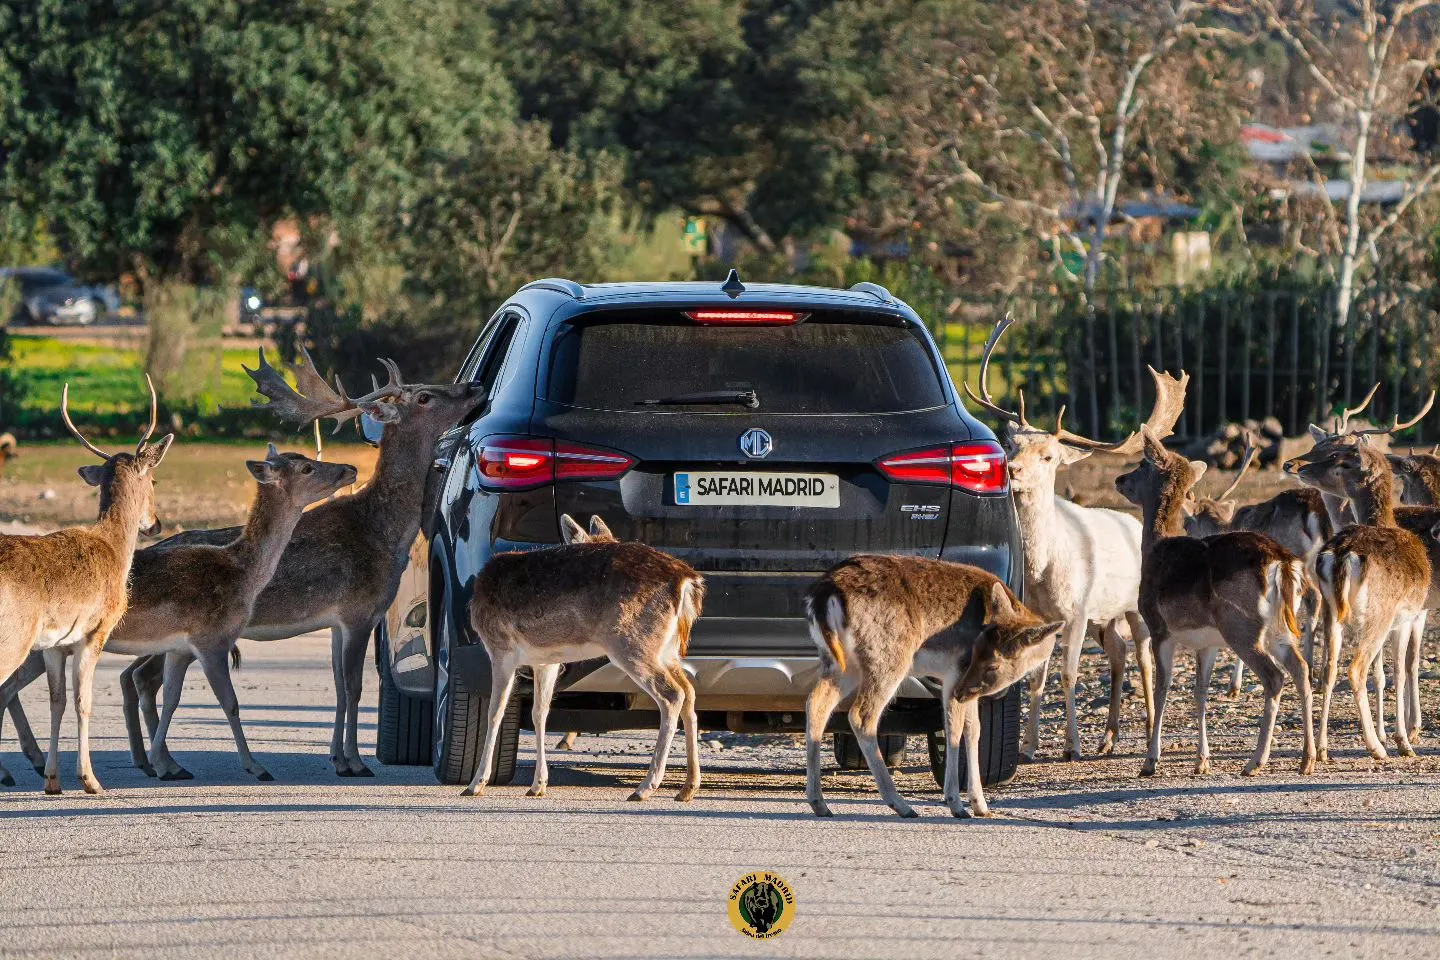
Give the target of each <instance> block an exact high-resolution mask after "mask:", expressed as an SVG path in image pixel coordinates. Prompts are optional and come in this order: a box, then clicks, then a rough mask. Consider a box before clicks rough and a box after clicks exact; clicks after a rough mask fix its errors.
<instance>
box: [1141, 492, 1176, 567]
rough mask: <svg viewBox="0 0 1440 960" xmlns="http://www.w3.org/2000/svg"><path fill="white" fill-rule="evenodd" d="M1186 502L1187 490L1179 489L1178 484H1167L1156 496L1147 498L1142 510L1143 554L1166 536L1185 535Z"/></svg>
mask: <svg viewBox="0 0 1440 960" xmlns="http://www.w3.org/2000/svg"><path fill="white" fill-rule="evenodd" d="M1184 502H1185V492H1184V491H1183V490H1179V489H1178V484H1165V485H1163V486H1162V487H1161V488H1160V489H1159V490H1157V491H1156V495H1155V496H1154V497H1152V498H1147V499H1146V501H1145V504H1144V506H1143V507H1141V510H1140V513H1141V531H1140V552H1141V554H1142V555H1143V554H1145V553H1148V552H1149V551H1150V548H1151V547H1153V546H1154V545H1155V544H1156V543H1157V542H1159V541H1161V540H1164V539H1165V538H1166V537H1183V536H1185V510H1184V509H1183V506H1182V505H1183V504H1184Z"/></svg>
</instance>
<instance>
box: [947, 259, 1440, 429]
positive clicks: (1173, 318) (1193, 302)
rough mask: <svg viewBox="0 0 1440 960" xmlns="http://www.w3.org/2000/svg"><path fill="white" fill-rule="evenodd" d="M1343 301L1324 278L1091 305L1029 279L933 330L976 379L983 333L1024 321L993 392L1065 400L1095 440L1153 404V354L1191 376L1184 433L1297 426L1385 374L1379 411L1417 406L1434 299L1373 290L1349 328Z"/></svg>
mask: <svg viewBox="0 0 1440 960" xmlns="http://www.w3.org/2000/svg"><path fill="white" fill-rule="evenodd" d="M1333 303H1334V294H1333V290H1332V289H1330V288H1327V287H1310V288H1302V289H1295V288H1253V289H1250V288H1246V289H1215V290H1186V289H1183V288H1162V289H1154V290H1129V289H1127V290H1107V291H1101V292H1099V293H1097V294H1096V295H1094V296H1093V297H1092V298H1091V299H1090V301H1089V303H1088V304H1087V303H1086V302H1085V301H1084V300H1083V298H1081V297H1079V296H1073V295H1068V294H1065V293H1062V292H1057V291H1054V290H1025V291H1021V292H1019V293H1016V294H1013V295H1010V296H1006V297H1003V298H997V299H995V300H990V301H979V300H972V301H965V302H963V305H962V308H961V309H959V310H957V311H952V316H950V317H949V318H941V319H939V320H937V321H933V322H932V331H933V332H934V334H935V336H936V339H937V340H938V341H939V342H940V344H941V345H942V348H943V349H944V351H945V356H946V359H947V362H948V363H949V365H950V370H951V373H952V375H953V376H954V377H955V379H956V381H957V382H963V381H969V382H970V383H971V384H972V385H975V383H976V381H975V379H974V377H975V376H976V374H977V373H978V365H979V361H980V356H981V346H982V344H983V343H984V341H985V337H986V336H987V335H988V333H989V331H990V327H991V324H992V323H993V321H994V319H995V318H997V317H999V316H1001V315H1002V314H1003V313H1005V312H1006V311H1009V312H1010V313H1011V314H1012V315H1013V316H1014V317H1015V319H1016V323H1015V325H1014V326H1013V327H1012V328H1011V330H1010V331H1009V332H1008V333H1006V334H1005V337H1004V339H1002V341H1001V343H1000V346H999V347H998V349H997V350H996V353H995V356H994V358H993V360H992V363H991V371H990V389H991V392H992V393H993V394H994V396H995V397H996V399H997V400H998V399H1000V398H1002V397H1003V398H1004V402H1005V403H1008V404H1009V405H1010V406H1012V407H1013V406H1014V403H1015V400H1016V391H1017V390H1018V389H1022V388H1023V389H1024V391H1025V398H1026V402H1027V406H1028V410H1029V411H1030V413H1031V416H1032V419H1037V420H1038V419H1039V415H1043V413H1044V412H1045V411H1046V410H1047V409H1048V410H1049V412H1050V414H1051V415H1052V416H1053V414H1054V413H1055V412H1056V410H1057V409H1058V408H1059V406H1060V405H1062V404H1064V405H1066V406H1067V407H1068V412H1067V413H1066V423H1067V425H1070V426H1072V428H1073V429H1077V430H1080V431H1081V432H1084V433H1087V434H1089V435H1091V436H1095V437H1097V438H1107V439H1113V438H1116V437H1118V436H1121V435H1123V434H1125V433H1127V432H1128V431H1129V430H1131V429H1133V428H1134V425H1135V424H1136V423H1137V422H1138V419H1139V418H1140V417H1141V416H1143V414H1144V412H1146V411H1148V410H1149V407H1150V403H1151V400H1152V393H1151V391H1152V388H1151V385H1150V378H1149V375H1148V374H1146V373H1145V366H1146V365H1147V364H1148V365H1151V366H1153V367H1155V369H1157V370H1169V371H1171V372H1172V373H1178V372H1179V371H1180V370H1182V369H1183V370H1187V371H1189V373H1190V390H1189V394H1188V397H1187V403H1186V410H1185V414H1184V417H1183V418H1182V420H1181V422H1180V424H1179V426H1178V427H1177V430H1176V432H1177V434H1179V435H1180V436H1182V437H1185V436H1201V435H1205V434H1208V433H1210V432H1212V431H1214V430H1215V429H1216V428H1217V427H1219V426H1220V425H1222V424H1224V423H1228V422H1231V421H1236V420H1244V419H1248V418H1254V419H1257V420H1258V419H1263V418H1264V417H1266V416H1274V417H1276V418H1277V419H1278V420H1279V421H1280V423H1281V425H1282V426H1283V428H1284V430H1285V432H1286V434H1287V435H1294V434H1298V433H1301V432H1303V431H1304V429H1305V426H1306V424H1307V423H1309V422H1320V421H1322V420H1324V419H1325V418H1326V417H1328V416H1329V415H1330V414H1331V413H1332V412H1333V411H1335V410H1337V409H1339V408H1340V407H1341V406H1346V405H1350V404H1353V403H1356V402H1358V401H1359V400H1360V399H1361V398H1362V397H1364V395H1365V394H1366V393H1367V392H1368V391H1369V390H1370V388H1371V386H1373V385H1374V384H1375V383H1376V382H1380V383H1381V384H1382V388H1381V390H1380V391H1379V393H1378V394H1377V395H1376V398H1375V401H1374V403H1373V404H1372V405H1371V408H1370V410H1369V411H1367V416H1368V417H1369V418H1371V419H1373V420H1388V419H1389V418H1390V417H1391V416H1392V415H1393V414H1395V413H1397V412H1399V413H1401V414H1402V415H1405V416H1409V415H1412V414H1413V413H1414V411H1415V410H1417V409H1418V407H1419V405H1420V404H1421V403H1423V402H1424V398H1425V396H1426V395H1428V394H1429V392H1430V390H1431V389H1432V388H1433V387H1435V386H1436V385H1437V378H1440V370H1437V363H1436V361H1435V359H1434V354H1435V352H1436V348H1437V347H1440V313H1437V311H1436V309H1435V307H1436V306H1437V300H1436V298H1433V297H1432V296H1431V295H1430V294H1429V292H1428V291H1422V290H1418V289H1415V288H1405V289H1385V288H1378V287H1373V288H1368V289H1364V290H1362V291H1361V292H1360V294H1359V295H1358V296H1357V298H1356V301H1355V303H1354V304H1353V306H1352V308H1351V315H1350V320H1349V322H1348V323H1347V324H1346V325H1345V326H1344V327H1343V328H1341V327H1339V326H1338V325H1337V324H1336V323H1335V322H1334V317H1335V311H1334V308H1333ZM1427 435H1428V436H1431V437H1436V438H1440V411H1435V412H1432V413H1431V415H1430V416H1429V417H1427V418H1426V420H1425V421H1423V422H1422V423H1421V424H1419V425H1418V426H1417V427H1416V429H1415V431H1414V432H1413V433H1411V434H1410V435H1408V436H1407V437H1406V438H1405V439H1407V440H1414V441H1415V442H1417V443H1418V442H1422V441H1423V440H1424V438H1425V437H1426V436H1427Z"/></svg>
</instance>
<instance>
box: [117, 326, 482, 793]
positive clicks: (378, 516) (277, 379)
mask: <svg viewBox="0 0 1440 960" xmlns="http://www.w3.org/2000/svg"><path fill="white" fill-rule="evenodd" d="M381 362H382V363H383V364H384V366H385V369H386V371H387V373H388V375H389V379H388V382H386V383H385V384H384V385H379V386H377V387H376V388H375V389H374V390H373V391H371V392H370V393H367V394H365V395H363V396H360V397H355V398H353V399H352V398H350V397H349V396H348V395H347V394H346V393H345V390H344V387H343V386H341V385H340V382H339V380H338V379H337V380H336V383H335V386H334V387H333V388H332V387H331V386H330V384H328V383H327V382H326V381H325V378H324V377H322V376H321V375H320V373H319V371H317V370H316V369H315V364H314V362H313V361H311V359H310V356H309V354H308V353H306V352H305V351H304V350H303V349H302V351H301V362H300V363H299V364H298V365H297V366H295V367H294V368H293V371H292V372H293V373H294V376H295V381H296V387H294V388H292V387H291V386H290V385H289V384H288V383H287V382H286V381H285V378H284V377H283V376H281V374H280V372H279V371H278V370H276V369H275V368H274V367H273V366H271V365H270V363H269V362H268V361H267V360H266V359H265V353H264V351H263V350H262V351H261V352H260V363H259V366H258V368H257V369H255V370H250V369H248V368H247V369H246V372H247V373H249V374H250V376H251V378H252V379H254V381H255V388H256V390H257V391H258V392H259V393H260V394H261V395H262V396H264V397H266V398H268V400H269V402H268V403H267V404H261V405H260V409H263V410H269V411H270V412H272V413H274V414H275V415H276V416H278V417H280V418H281V419H282V420H286V421H289V422H291V423H295V424H297V425H302V426H303V425H305V424H308V423H311V422H313V421H315V420H319V419H321V418H326V417H328V418H332V419H334V420H335V421H336V423H337V427H336V429H339V426H340V425H342V424H343V423H345V422H346V421H348V420H351V419H353V418H355V417H358V416H360V415H361V414H362V413H363V414H365V415H367V416H369V417H371V418H373V419H374V420H376V421H378V422H379V423H382V424H384V434H383V436H382V438H381V440H380V457H379V460H378V461H377V462H376V465H375V473H374V475H373V476H372V477H371V478H370V480H369V482H368V483H366V484H365V486H363V487H362V488H361V489H359V490H358V491H356V492H354V493H350V494H346V495H342V496H338V497H334V498H333V499H331V500H328V501H326V502H325V503H322V504H320V505H319V506H317V507H315V508H314V509H312V510H309V511H307V512H306V513H305V514H304V515H303V516H302V517H301V518H300V521H299V523H297V524H296V526H295V531H294V533H293V534H292V536H291V538H290V544H289V546H288V547H286V549H285V552H284V554H283V555H282V556H281V558H280V564H279V566H278V567H277V568H276V570H275V574H274V576H273V577H271V579H270V582H269V585H268V586H266V587H265V589H264V591H262V592H261V594H260V596H259V598H258V599H257V600H256V602H255V607H254V612H253V613H252V614H251V617H250V621H249V623H248V624H246V626H245V629H244V631H243V632H242V634H241V635H242V636H245V637H248V638H250V639H252V640H283V639H287V638H289V637H293V636H297V635H298V634H302V633H308V632H309V631H311V630H318V629H322V628H325V627H328V628H329V629H330V634H331V657H332V661H333V667H334V671H335V725H334V732H333V734H332V737H331V745H330V755H331V761H332V762H333V763H334V765H335V772H336V773H337V774H338V775H339V776H342V777H368V776H373V775H374V774H373V773H372V771H371V770H370V768H369V767H367V766H366V765H365V763H364V761H363V760H361V759H360V750H359V746H358V742H357V740H358V738H357V727H358V723H359V711H360V693H361V685H362V682H363V677H364V667H365V651H366V649H367V648H368V646H369V640H370V637H371V635H372V634H373V633H374V631H375V626H376V624H378V623H379V622H380V618H381V617H383V616H384V614H385V610H386V608H387V607H388V606H389V605H390V602H391V600H393V599H394V596H395V591H396V590H397V589H398V587H399V584H400V576H401V574H402V573H403V572H404V570H405V564H406V563H407V561H408V558H409V550H410V546H411V544H412V543H414V541H415V536H416V534H417V533H418V532H419V530H420V518H421V509H422V503H423V499H424V495H425V488H426V481H427V478H428V477H429V476H430V474H431V473H432V472H433V471H432V469H431V464H432V462H433V460H434V451H435V444H436V442H437V440H438V439H439V438H440V436H441V434H443V433H444V432H445V431H447V430H449V429H451V428H453V427H454V426H455V425H456V424H457V423H458V422H459V421H460V420H461V419H462V418H464V417H465V416H466V415H467V414H469V413H470V412H471V411H473V410H474V409H475V408H476V407H477V406H478V405H479V404H480V403H481V402H482V401H483V400H484V392H485V391H484V386H483V385H481V384H479V383H456V384H447V385H432V384H408V383H405V382H404V381H403V380H402V378H401V376H400V371H399V369H398V368H397V367H396V365H395V364H394V362H393V361H390V360H384V361H381ZM239 534H240V528H238V527H231V528H227V529H225V530H211V531H196V532H194V533H185V534H180V535H177V536H175V537H171V538H170V539H169V540H166V541H164V543H162V544H159V545H157V549H163V548H165V547H168V546H174V545H180V544H193V543H217V542H219V543H226V542H230V541H232V540H234V539H235V538H236V537H237V536H238V535H239ZM162 663H163V661H162V660H161V659H160V658H158V657H157V658H151V659H149V660H147V661H145V662H137V664H136V665H135V666H133V667H132V668H131V672H130V676H129V677H128V680H129V682H131V683H132V684H133V685H134V687H135V690H136V693H137V699H141V700H144V699H151V700H153V697H154V695H155V687H156V684H157V682H159V681H160V679H161V674H162ZM183 679H184V674H183V671H182V670H178V669H177V670H171V671H164V672H163V683H164V685H165V687H166V689H167V692H166V694H165V699H166V702H167V703H169V702H170V700H171V697H172V696H173V697H175V698H177V699H178V696H179V694H178V691H174V692H172V691H171V687H172V685H174V686H176V687H178V685H179V684H180V683H181V682H182V681H183ZM126 722H127V725H129V726H130V727H131V728H132V738H133V737H138V736H139V731H138V725H139V714H138V712H137V711H134V710H131V711H127V717H126Z"/></svg>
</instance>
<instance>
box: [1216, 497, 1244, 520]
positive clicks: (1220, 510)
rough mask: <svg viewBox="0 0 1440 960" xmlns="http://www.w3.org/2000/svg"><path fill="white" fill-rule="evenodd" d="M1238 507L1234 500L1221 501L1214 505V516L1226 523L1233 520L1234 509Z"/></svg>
mask: <svg viewBox="0 0 1440 960" xmlns="http://www.w3.org/2000/svg"><path fill="white" fill-rule="evenodd" d="M1238 506H1240V505H1239V504H1238V503H1236V502H1235V501H1234V500H1221V501H1219V502H1218V503H1216V504H1215V514H1216V516H1218V517H1219V518H1220V519H1221V520H1223V521H1224V522H1226V523H1230V522H1231V521H1233V520H1234V519H1235V509H1236V508H1237V507H1238Z"/></svg>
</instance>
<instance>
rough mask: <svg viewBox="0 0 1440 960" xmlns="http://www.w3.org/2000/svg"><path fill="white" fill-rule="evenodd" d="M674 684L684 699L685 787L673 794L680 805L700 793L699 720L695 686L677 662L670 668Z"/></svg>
mask: <svg viewBox="0 0 1440 960" xmlns="http://www.w3.org/2000/svg"><path fill="white" fill-rule="evenodd" d="M670 673H671V675H672V676H673V677H674V678H675V683H676V685H677V686H679V687H680V690H681V692H682V693H684V694H685V699H684V701H683V702H682V703H681V705H680V719H681V720H682V721H684V723H685V785H684V786H683V787H681V788H680V792H679V793H677V794H675V799H676V800H677V801H679V802H680V803H689V802H690V801H691V800H694V799H695V794H697V793H699V792H700V718H699V717H698V716H697V715H696V714H695V685H694V684H693V683H691V682H690V675H689V674H687V673H686V672H685V668H684V667H683V666H682V665H681V664H680V663H679V661H678V660H677V661H676V663H675V665H674V666H672V667H671V668H670Z"/></svg>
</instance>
